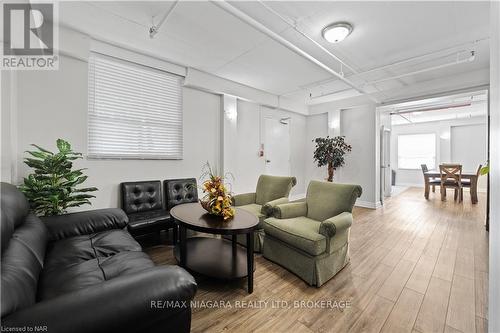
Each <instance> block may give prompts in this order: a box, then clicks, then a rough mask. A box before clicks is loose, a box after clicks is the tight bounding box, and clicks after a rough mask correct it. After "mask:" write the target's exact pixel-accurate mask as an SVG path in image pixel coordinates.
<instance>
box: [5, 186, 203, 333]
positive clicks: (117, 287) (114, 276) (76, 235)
mask: <svg viewBox="0 0 500 333" xmlns="http://www.w3.org/2000/svg"><path fill="white" fill-rule="evenodd" d="M0 221H1V241H2V243H1V251H2V261H1V317H2V323H1V324H2V331H5V330H10V331H12V330H14V329H15V328H23V327H31V328H35V327H39V328H42V329H43V327H46V330H47V331H48V332H64V333H66V332H73V333H79V332H82V333H83V332H86V333H87V332H189V330H190V325H191V309H190V307H189V302H190V300H191V299H193V297H194V295H195V293H196V282H195V280H194V278H193V277H192V276H191V275H190V274H189V273H187V272H186V271H185V270H184V269H182V268H180V267H178V266H155V265H154V263H153V262H152V261H151V259H150V258H149V257H148V255H147V254H145V253H144V252H142V250H141V247H140V245H139V244H138V243H137V242H136V241H135V240H134V239H133V238H132V237H131V235H130V234H129V233H128V231H127V230H126V226H127V223H128V220H127V216H126V215H125V214H124V212H123V211H122V210H120V209H102V210H94V211H86V212H81V213H73V214H66V215H61V216H54V217H47V218H43V222H42V221H41V220H40V218H38V217H36V216H35V215H33V214H31V213H30V212H29V206H28V202H27V200H26V199H25V197H24V195H23V194H22V193H21V192H20V191H18V190H17V189H16V188H15V187H14V186H13V185H10V184H6V183H1V220H0ZM165 301H174V303H167V302H165ZM176 301H178V302H176ZM165 304H167V305H168V304H170V306H165ZM172 304H175V305H178V306H175V307H174V306H171V305H172Z"/></svg>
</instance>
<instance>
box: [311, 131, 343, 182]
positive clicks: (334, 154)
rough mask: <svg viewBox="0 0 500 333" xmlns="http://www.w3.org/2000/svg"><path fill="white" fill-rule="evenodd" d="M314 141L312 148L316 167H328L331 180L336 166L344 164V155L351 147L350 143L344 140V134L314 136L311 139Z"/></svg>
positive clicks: (329, 179)
mask: <svg viewBox="0 0 500 333" xmlns="http://www.w3.org/2000/svg"><path fill="white" fill-rule="evenodd" d="M313 141H314V142H315V143H316V148H315V150H314V155H313V157H314V161H315V162H316V163H317V165H318V167H322V166H325V165H326V166H327V167H328V178H327V180H328V181H329V182H331V181H333V173H334V170H337V168H339V167H342V166H344V164H345V159H344V156H345V155H346V154H347V153H349V152H350V151H351V149H352V147H351V145H349V144H347V143H346V142H345V137H344V136H336V137H333V138H330V137H329V136H327V137H326V138H316V139H314V140H313Z"/></svg>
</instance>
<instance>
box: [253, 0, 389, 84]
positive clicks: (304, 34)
mask: <svg viewBox="0 0 500 333" xmlns="http://www.w3.org/2000/svg"><path fill="white" fill-rule="evenodd" d="M257 1H258V2H259V3H260V4H261V5H262V6H263V7H264V8H266V9H267V10H268V11H269V12H271V13H272V14H274V15H275V16H277V17H278V18H279V19H280V20H282V21H283V22H284V23H286V24H287V25H288V26H289V27H291V28H292V29H293V30H295V31H296V32H297V33H299V34H300V35H301V36H303V37H304V38H306V39H307V40H309V41H310V42H311V43H313V44H314V45H315V46H317V47H318V48H319V49H320V50H321V51H323V52H325V53H326V54H328V55H329V56H330V57H332V58H333V59H334V60H335V61H337V62H339V63H340V73H339V74H340V75H342V77H344V78H345V75H344V71H343V69H342V68H343V67H345V68H347V69H349V70H350V71H351V72H352V73H354V74H355V75H358V74H359V71H358V70H357V69H355V68H354V67H352V66H350V65H349V64H347V63H346V62H344V61H343V60H342V59H340V58H339V57H337V56H336V55H335V54H333V53H332V52H331V51H330V50H328V49H327V48H325V47H324V46H323V45H321V44H320V43H318V42H317V41H316V40H315V39H314V38H312V37H310V36H309V35H308V34H306V33H305V32H304V31H302V30H300V29H299V28H298V27H297V24H296V23H295V22H290V21H289V20H288V19H287V18H286V17H284V16H283V15H281V14H280V13H278V12H277V11H275V10H274V9H272V8H271V7H269V6H268V5H267V4H266V3H264V2H263V1H262V0H257ZM363 81H364V82H363V84H366V80H363ZM373 87H374V88H375V89H376V90H377V91H378V92H380V93H383V92H382V91H381V90H380V89H379V88H378V87H376V86H373Z"/></svg>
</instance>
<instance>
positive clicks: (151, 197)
mask: <svg viewBox="0 0 500 333" xmlns="http://www.w3.org/2000/svg"><path fill="white" fill-rule="evenodd" d="M121 192H122V208H123V210H124V211H125V213H127V214H132V213H140V212H145V211H150V210H156V209H161V208H162V206H163V203H162V198H161V183H160V181H159V180H152V181H142V182H126V183H121Z"/></svg>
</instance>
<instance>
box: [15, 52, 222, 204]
mask: <svg viewBox="0 0 500 333" xmlns="http://www.w3.org/2000/svg"><path fill="white" fill-rule="evenodd" d="M15 89H16V90H17V104H18V119H17V133H16V134H17V137H18V148H17V151H16V152H15V155H16V159H17V168H18V169H19V171H20V172H19V175H20V177H18V178H17V179H14V182H17V183H18V182H20V181H21V177H22V176H24V175H26V174H27V173H28V172H29V170H28V168H27V167H26V166H25V165H24V164H23V163H22V158H23V156H25V154H24V151H25V150H27V149H29V144H31V143H36V144H39V145H41V146H42V147H46V148H48V149H55V140H56V139H57V138H64V139H67V140H69V142H71V143H72V144H73V147H74V149H75V150H76V151H80V152H83V153H84V154H85V155H86V152H87V143H86V138H87V63H86V62H84V61H80V60H76V59H74V58H70V57H65V56H61V63H60V66H59V70H58V71H21V72H19V73H18V79H17V86H16V87H15ZM220 100H221V98H220V96H219V95H214V94H210V93H206V92H202V91H198V90H193V89H190V88H184V89H183V117H184V119H183V124H184V129H183V132H184V159H183V160H88V159H86V158H85V159H84V160H82V161H79V162H78V163H77V164H78V165H77V166H78V167H84V168H88V170H87V174H88V176H89V179H88V181H87V183H86V185H89V186H96V187H98V188H99V191H98V192H96V196H97V198H96V199H94V200H92V202H93V205H92V208H104V207H117V206H119V193H118V190H119V183H120V182H124V181H134V180H155V179H157V180H164V179H168V178H177V177H196V178H198V177H199V175H200V173H201V167H202V165H203V163H204V162H206V161H209V162H210V163H212V164H213V165H216V164H217V163H218V161H219V147H220V145H219V142H220V140H219V133H220V132H219V126H220V123H219V122H220V118H219V116H220V113H221V112H220V110H221V102H220ZM88 208H89V207H88V206H87V207H82V209H88Z"/></svg>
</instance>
